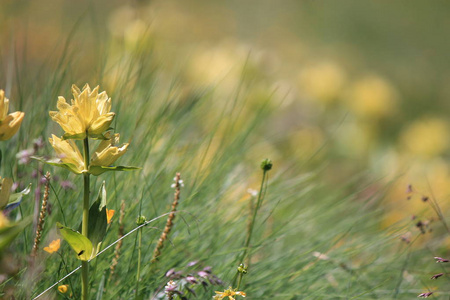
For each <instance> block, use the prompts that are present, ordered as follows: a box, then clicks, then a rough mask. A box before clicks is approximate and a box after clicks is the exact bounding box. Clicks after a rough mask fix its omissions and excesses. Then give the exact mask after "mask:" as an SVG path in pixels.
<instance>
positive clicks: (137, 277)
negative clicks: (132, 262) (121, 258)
mask: <svg viewBox="0 0 450 300" xmlns="http://www.w3.org/2000/svg"><path fill="white" fill-rule="evenodd" d="M137 233H138V265H137V272H136V293H135V297H134V299H138V296H139V280H140V279H141V246H142V228H139V230H138V232H137Z"/></svg>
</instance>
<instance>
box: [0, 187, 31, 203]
mask: <svg viewBox="0 0 450 300" xmlns="http://www.w3.org/2000/svg"><path fill="white" fill-rule="evenodd" d="M30 191H31V183H30V184H29V185H28V186H27V187H26V188H25V189H24V190H23V191H21V192H18V193H14V194H11V195H10V196H9V201H8V204H7V205H6V208H8V207H10V206H12V205H15V204H19V203H20V202H21V201H22V198H23V196H25V195H28V194H29V193H30Z"/></svg>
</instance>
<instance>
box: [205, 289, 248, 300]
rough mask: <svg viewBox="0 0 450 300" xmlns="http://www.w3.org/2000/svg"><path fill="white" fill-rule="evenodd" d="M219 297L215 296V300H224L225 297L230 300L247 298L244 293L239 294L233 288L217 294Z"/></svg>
mask: <svg viewBox="0 0 450 300" xmlns="http://www.w3.org/2000/svg"><path fill="white" fill-rule="evenodd" d="M215 293H216V294H217V295H215V296H213V299H214V300H222V299H223V298H225V297H228V299H229V300H236V298H235V296H242V297H245V296H247V295H246V294H245V293H244V292H239V291H236V290H234V289H232V288H231V287H229V288H228V290H225V291H223V292H215Z"/></svg>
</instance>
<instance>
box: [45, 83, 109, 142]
mask: <svg viewBox="0 0 450 300" xmlns="http://www.w3.org/2000/svg"><path fill="white" fill-rule="evenodd" d="M98 89H99V87H98V86H97V87H95V88H94V89H93V90H91V88H90V87H89V85H88V84H86V85H85V86H84V87H83V89H82V90H80V89H79V88H78V87H77V86H76V85H72V94H73V97H74V99H72V101H71V105H70V104H68V103H67V102H66V99H64V97H58V103H57V105H56V107H57V108H58V110H59V111H51V112H50V117H51V118H52V119H53V121H55V122H57V123H58V124H59V125H60V126H61V127H62V129H63V130H64V131H65V132H66V134H65V135H64V137H66V138H72V139H84V138H85V137H86V133H87V135H88V136H90V137H93V138H98V137H101V135H102V134H103V132H105V131H106V130H107V129H108V128H109V126H110V125H111V122H112V120H113V118H114V116H115V114H114V113H113V112H110V110H111V98H108V95H107V94H106V92H101V93H99V92H98Z"/></svg>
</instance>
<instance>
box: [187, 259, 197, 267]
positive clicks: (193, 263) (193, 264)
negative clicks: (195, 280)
mask: <svg viewBox="0 0 450 300" xmlns="http://www.w3.org/2000/svg"><path fill="white" fill-rule="evenodd" d="M196 264H198V260H194V261H191V262H190V263H188V264H187V266H188V267H192V266H195V265H196Z"/></svg>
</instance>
